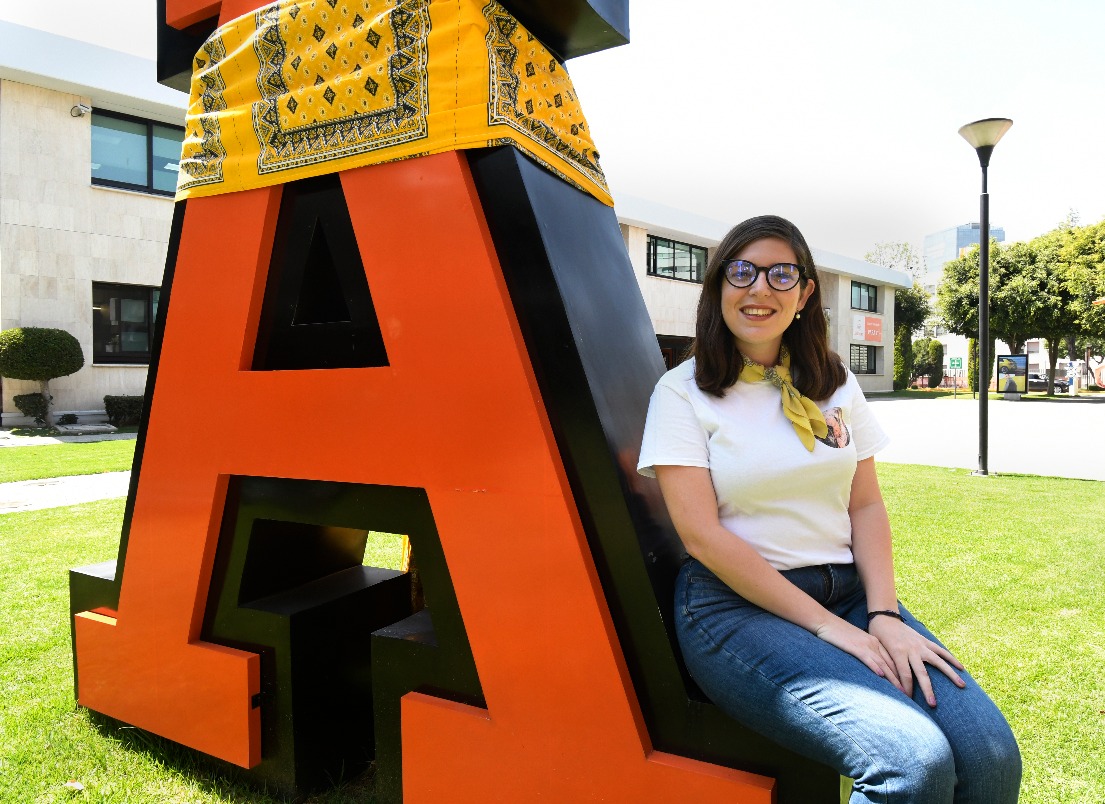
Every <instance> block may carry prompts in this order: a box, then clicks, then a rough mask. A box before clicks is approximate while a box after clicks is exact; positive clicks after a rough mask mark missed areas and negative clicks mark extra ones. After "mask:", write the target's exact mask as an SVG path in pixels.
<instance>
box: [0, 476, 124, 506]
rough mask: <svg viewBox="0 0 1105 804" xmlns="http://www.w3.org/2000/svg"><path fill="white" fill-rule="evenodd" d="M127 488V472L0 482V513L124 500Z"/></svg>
mask: <svg viewBox="0 0 1105 804" xmlns="http://www.w3.org/2000/svg"><path fill="white" fill-rule="evenodd" d="M129 487H130V472H104V473H103V474H99V475H76V476H74V477H51V478H47V479H45V480H21V481H19V482H18V483H0V514H9V513H12V512H14V511H35V510H38V509H40V508H56V507H58V506H59V505H77V504H78V503H86V502H94V501H95V500H106V499H109V498H111V497H126V496H127V490H128V489H129Z"/></svg>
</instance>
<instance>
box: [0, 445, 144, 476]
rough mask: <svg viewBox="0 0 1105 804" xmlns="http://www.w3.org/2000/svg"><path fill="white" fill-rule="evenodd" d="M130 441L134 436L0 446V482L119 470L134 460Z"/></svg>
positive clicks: (128, 466) (128, 467) (121, 470)
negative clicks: (122, 438)
mask: <svg viewBox="0 0 1105 804" xmlns="http://www.w3.org/2000/svg"><path fill="white" fill-rule="evenodd" d="M134 445H135V441H134V439H125V440H117V441H92V442H88V443H69V444H43V445H42V446H38V447H4V448H2V449H0V483H10V482H12V481H15V480H38V479H39V478H43V477H64V476H66V475H95V474H99V473H100V472H123V471H126V470H128V469H130V465H131V463H132V462H133V461H134Z"/></svg>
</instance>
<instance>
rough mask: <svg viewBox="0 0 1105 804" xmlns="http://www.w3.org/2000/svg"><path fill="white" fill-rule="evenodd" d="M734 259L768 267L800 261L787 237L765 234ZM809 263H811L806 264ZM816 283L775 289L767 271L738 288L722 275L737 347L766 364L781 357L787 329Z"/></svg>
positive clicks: (726, 315)
mask: <svg viewBox="0 0 1105 804" xmlns="http://www.w3.org/2000/svg"><path fill="white" fill-rule="evenodd" d="M732 259H738V260H748V261H749V262H751V263H755V264H756V265H758V266H761V267H764V268H768V267H770V266H772V265H775V264H776V263H780V262H789V263H795V264H797V263H798V257H797V256H795V254H794V251H793V250H792V249H791V247H790V245H789V244H788V243H787V242H786V241H785V240H778V239H776V238H774V237H765V238H763V239H762V240H756V241H754V242H752V243H749V244H748V245H747V246H745V247H744V248H743V249H741V250H740V251H738V252H737V253H736V254H734V255H732ZM804 267H808V266H804ZM813 290H814V283H813V281H812V280H809V281H807V282H806V283H805V286H803V285H802V284H799V285H797V286H795V287H794V288H791V289H790V290H775V289H774V288H773V287H771V286H770V285H769V284H768V283H767V275H766V273H764V272H763V271H760V272H759V273H757V274H756V281H755V282H753V283H752V284H751V285H750V286H748V287H746V288H735V287H733V286H732V285H731V284H729V281H728V280H727V279H725V277H722V279H721V317H722V318H723V319H724V320H725V325H726V326H727V327H729V331H730V332H732V333H733V337H734V338H736V339H737V348H738V349H740V352H741V354H742V355H744V356H745V357H747V358H748V359H749V360H753V361H755V362H756V363H760V364H762V365H765V366H771V365H774V364H775V363H776V362H777V361H778V359H779V347H780V346H781V345H782V342H783V332H784V331H786V328H787V327H788V326H790V323H791V322H792V321H793V320H794V315H795V313H797V312H798V311H799V310H801V309H802V308H803V307H804V306H805V305H806V302H807V301H809V298H810V296H812V295H813Z"/></svg>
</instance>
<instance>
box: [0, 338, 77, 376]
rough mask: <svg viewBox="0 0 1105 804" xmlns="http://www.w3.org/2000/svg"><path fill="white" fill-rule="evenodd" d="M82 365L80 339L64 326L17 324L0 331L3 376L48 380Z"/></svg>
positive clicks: (69, 372)
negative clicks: (62, 327) (20, 325)
mask: <svg viewBox="0 0 1105 804" xmlns="http://www.w3.org/2000/svg"><path fill="white" fill-rule="evenodd" d="M83 366H84V352H83V351H82V350H81V344H80V342H79V341H78V340H77V339H76V338H74V337H73V336H72V335H70V334H69V333H68V332H66V331H65V330H64V329H50V328H47V327H15V328H13V329H6V330H4V331H3V332H0V377H11V378H12V379H13V380H34V381H38V382H46V381H48V380H52V379H55V378H56V377H65V376H67V375H69V374H73V373H74V372H77V371H80V370H81V368H82V367H83Z"/></svg>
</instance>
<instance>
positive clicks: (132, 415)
mask: <svg viewBox="0 0 1105 804" xmlns="http://www.w3.org/2000/svg"><path fill="white" fill-rule="evenodd" d="M142 401H143V397H141V396H105V397H104V410H105V411H106V412H107V420H108V421H109V422H111V423H112V424H113V425H115V426H116V427H122V426H124V425H127V424H138V420H139V419H140V418H142Z"/></svg>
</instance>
